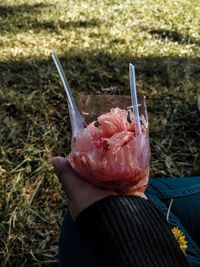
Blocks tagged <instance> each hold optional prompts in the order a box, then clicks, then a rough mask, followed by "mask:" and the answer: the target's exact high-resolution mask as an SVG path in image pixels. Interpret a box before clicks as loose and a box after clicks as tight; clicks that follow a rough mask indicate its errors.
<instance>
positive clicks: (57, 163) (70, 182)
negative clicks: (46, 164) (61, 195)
mask: <svg viewBox="0 0 200 267" xmlns="http://www.w3.org/2000/svg"><path fill="white" fill-rule="evenodd" d="M51 162H52V165H53V166H54V168H55V171H56V173H57V176H58V178H59V180H60V182H61V184H62V187H63V189H64V191H65V193H66V194H67V196H68V197H69V198H70V199H71V198H73V197H74V195H75V194H76V192H77V191H79V189H80V188H82V190H83V189H84V187H86V186H88V183H86V182H84V181H83V180H81V179H80V178H79V176H78V175H77V174H76V173H75V172H74V171H73V170H72V168H71V165H70V164H69V162H68V160H67V159H65V158H62V157H56V158H53V159H52V160H51Z"/></svg>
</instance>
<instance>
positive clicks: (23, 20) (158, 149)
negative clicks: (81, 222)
mask: <svg viewBox="0 0 200 267" xmlns="http://www.w3.org/2000/svg"><path fill="white" fill-rule="evenodd" d="M0 14H1V15H0V108H1V111H0V262H2V266H20V267H21V266H54V265H55V266H56V265H57V254H58V251H57V249H58V237H59V231H60V226H61V223H62V219H63V216H64V214H65V211H66V208H67V198H66V196H65V195H64V193H63V192H62V190H61V187H60V184H59V181H58V180H57V178H56V175H55V173H54V170H53V168H52V166H51V165H50V164H49V158H50V157H52V155H53V156H55V155H61V156H66V155H67V153H68V152H69V151H70V140H71V128H70V121H69V114H68V108H67V103H66V96H65V92H64V90H63V86H62V84H61V81H60V78H59V76H58V74H57V71H56V69H55V66H54V63H53V61H52V59H51V55H50V54H51V51H52V50H54V51H55V52H56V53H57V55H58V57H59V58H60V60H61V63H62V65H63V68H64V70H65V73H66V76H67V77H68V81H69V84H70V87H71V89H72V91H73V93H74V95H78V94H79V93H83V92H84V93H91V94H105V92H110V91H109V90H110V89H109V88H111V87H112V86H115V87H116V88H117V89H116V93H117V94H127V93H129V78H128V64H129V62H132V63H133V64H134V65H135V68H136V80H137V89H138V92H139V93H140V94H145V95H146V96H147V107H148V114H149V122H150V144H151V153H152V155H151V170H150V176H151V177H183V176H186V175H190V174H192V173H195V172H198V171H199V166H200V146H199V144H200V131H199V127H200V113H199V112H198V109H197V96H198V95H200V28H199V24H200V16H199V14H200V5H199V1H197V0H176V1H173V0H168V1H164V0H135V1H131V0H124V1H119V0H102V1H98V0H85V1H84V0H67V1H66V0H43V1H42V0H15V1H10V0H1V3H0ZM110 93H111V92H110Z"/></svg>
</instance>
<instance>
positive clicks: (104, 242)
mask: <svg viewBox="0 0 200 267" xmlns="http://www.w3.org/2000/svg"><path fill="white" fill-rule="evenodd" d="M75 224H76V227H77V229H78V231H79V232H80V234H81V236H82V237H83V238H84V239H85V241H86V242H87V243H88V244H89V246H90V247H91V249H92V251H93V253H94V255H95V256H96V258H97V260H98V262H99V264H100V266H104V267H106V266H109V267H112V266H113V267H118V266H119V267H126V266H136V267H137V266H138V267H141V266H142V267H146V266H148V267H151V266H152V267H161V266H166V267H169V266H176V267H179V266H180V267H184V266H189V263H188V262H187V260H186V257H185V256H184V254H183V253H182V251H181V250H180V248H179V245H178V243H177V241H176V240H175V239H174V237H173V234H172V233H171V230H170V227H169V224H168V222H167V221H166V219H165V217H164V215H163V214H162V213H161V211H160V210H159V209H158V208H157V207H156V206H155V205H154V204H153V202H151V201H150V200H145V199H143V198H140V197H135V196H109V197H106V198H104V199H102V200H100V201H98V202H95V203H94V204H93V205H91V206H90V207H88V208H87V209H85V210H84V211H83V212H82V213H81V214H80V215H79V216H78V217H77V219H76V222H75Z"/></svg>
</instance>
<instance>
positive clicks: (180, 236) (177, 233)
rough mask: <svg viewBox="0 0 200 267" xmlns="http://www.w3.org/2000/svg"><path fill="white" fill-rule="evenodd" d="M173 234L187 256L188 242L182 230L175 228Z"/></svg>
mask: <svg viewBox="0 0 200 267" xmlns="http://www.w3.org/2000/svg"><path fill="white" fill-rule="evenodd" d="M172 233H173V235H174V237H175V238H176V240H177V242H178V244H179V246H180V248H181V250H182V251H183V253H184V254H185V255H186V249H187V241H186V240H185V236H184V234H183V232H182V231H181V230H179V229H178V227H174V228H173V229H172Z"/></svg>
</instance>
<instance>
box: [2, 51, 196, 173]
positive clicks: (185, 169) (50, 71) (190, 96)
mask: <svg viewBox="0 0 200 267" xmlns="http://www.w3.org/2000/svg"><path fill="white" fill-rule="evenodd" d="M60 61H61V64H62V65H63V68H64V71H65V73H66V76H67V78H68V81H69V84H70V87H71V88H72V91H73V94H74V95H76V94H78V93H85V94H102V93H105V92H106V90H105V89H106V88H108V87H109V88H110V87H111V86H116V87H117V88H118V89H117V90H116V93H117V94H130V90H129V77H128V64H129V62H132V63H134V65H135V67H136V81H137V89H138V93H142V94H145V95H147V99H149V102H148V113H149V120H150V137H151V149H152V157H151V161H152V167H151V175H152V176H154V177H161V176H166V177H167V176H171V177H172V176H178V177H180V176H184V175H187V174H190V173H191V172H194V171H197V170H198V166H199V164H200V153H199V150H198V146H199V137H200V136H199V125H200V116H199V113H198V109H197V104H196V97H197V95H198V94H200V83H199V79H198V77H199V72H200V71H199V65H200V59H199V58H187V57H185V58H178V57H140V58H133V57H132V56H131V52H127V53H125V54H114V53H112V54H109V53H105V52H104V51H103V50H102V51H96V50H89V49H88V50H78V49H77V50H75V49H72V50H69V51H68V53H66V54H65V55H64V56H63V57H61V58H60ZM0 81H1V88H0V106H1V111H2V112H1V114H0V122H1V124H2V127H0V128H1V129H2V130H1V139H2V144H3V143H4V144H7V146H8V147H12V149H11V151H14V152H12V153H14V154H12V155H11V156H12V157H19V155H17V154H16V153H17V152H16V149H14V150H13V148H14V147H16V146H17V147H18V148H19V149H22V148H23V146H24V143H23V141H21V140H24V136H28V135H29V129H32V135H33V137H31V138H33V139H34V140H36V141H35V142H36V144H35V145H39V146H40V147H41V148H42V147H45V145H48V146H49V147H52V150H53V153H59V154H62V155H64V153H66V151H69V149H70V138H71V134H70V122H69V116H68V109H67V101H66V95H65V92H64V89H63V86H62V84H61V81H60V77H59V75H58V74H57V71H56V68H55V66H54V63H53V60H52V59H51V57H49V58H47V59H42V60H41V59H37V58H33V59H32V60H29V61H23V60H21V61H14V60H13V61H5V62H0ZM109 93H110V92H109ZM12 124H13V125H16V129H15V130H14V131H13V130H12V128H13V127H14V126H12ZM55 127H56V128H55ZM49 129H51V130H50V131H49ZM9 131H13V132H12V135H10V134H9ZM54 135H55V136H57V137H54ZM8 136H9V138H8ZM54 138H57V139H54ZM38 142H39V143H38ZM66 144H67V148H66ZM8 151H10V150H9V149H8ZM20 160H21V161H23V155H22V158H21V159H20ZM174 162H175V163H176V164H177V166H175V165H174Z"/></svg>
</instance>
